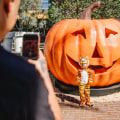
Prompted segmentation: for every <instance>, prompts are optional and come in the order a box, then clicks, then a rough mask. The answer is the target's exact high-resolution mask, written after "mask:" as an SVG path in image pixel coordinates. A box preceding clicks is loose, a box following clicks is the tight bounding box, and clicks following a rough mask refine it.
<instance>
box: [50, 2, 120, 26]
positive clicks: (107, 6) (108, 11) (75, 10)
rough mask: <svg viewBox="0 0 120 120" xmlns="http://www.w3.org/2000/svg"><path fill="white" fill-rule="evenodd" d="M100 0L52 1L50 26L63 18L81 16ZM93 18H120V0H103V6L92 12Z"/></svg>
mask: <svg viewBox="0 0 120 120" xmlns="http://www.w3.org/2000/svg"><path fill="white" fill-rule="evenodd" d="M95 1H98V0H64V2H62V3H61V2H59V0H58V1H54V2H51V6H50V7H49V11H48V13H49V27H51V26H52V25H53V24H55V23H57V22H58V21H60V20H63V19H72V18H75V19H77V18H79V16H80V15H81V13H82V12H83V11H84V10H85V9H86V8H87V7H89V6H90V5H91V4H92V3H93V2H95ZM91 16H92V19H105V18H116V19H120V0H101V6H100V7H99V8H97V9H95V10H94V11H93V12H92V15H91Z"/></svg>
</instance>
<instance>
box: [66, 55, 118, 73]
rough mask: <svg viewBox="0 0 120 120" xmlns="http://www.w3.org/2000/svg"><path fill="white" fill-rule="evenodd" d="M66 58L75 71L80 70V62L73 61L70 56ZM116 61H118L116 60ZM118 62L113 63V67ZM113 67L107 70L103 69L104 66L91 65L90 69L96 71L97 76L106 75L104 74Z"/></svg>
mask: <svg viewBox="0 0 120 120" xmlns="http://www.w3.org/2000/svg"><path fill="white" fill-rule="evenodd" d="M66 57H67V59H68V61H69V63H70V64H71V65H72V66H73V67H74V68H75V69H78V68H79V64H78V62H76V61H74V60H73V59H72V58H71V57H69V56H68V55H66ZM116 61H117V60H116ZM116 61H114V62H113V65H114V64H115V63H116ZM113 65H112V66H110V67H107V68H105V67H103V66H101V65H90V66H89V68H90V69H92V70H94V72H95V74H99V73H104V72H106V71H108V70H109V69H110V68H112V67H113Z"/></svg>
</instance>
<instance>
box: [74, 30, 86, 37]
mask: <svg viewBox="0 0 120 120" xmlns="http://www.w3.org/2000/svg"><path fill="white" fill-rule="evenodd" d="M72 34H73V35H75V36H77V35H79V34H80V35H82V36H83V37H84V38H85V39H86V34H85V30H84V29H82V30H79V31H75V32H73V33H72Z"/></svg>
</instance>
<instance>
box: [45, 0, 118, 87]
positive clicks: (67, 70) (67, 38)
mask: <svg viewBox="0 0 120 120" xmlns="http://www.w3.org/2000/svg"><path fill="white" fill-rule="evenodd" d="M98 6H100V2H99V1H98V2H95V3H94V4H92V5H91V6H90V7H89V8H87V9H86V11H85V12H83V14H82V15H81V17H80V19H66V20H62V21H60V22H58V23H57V24H55V25H54V26H53V27H52V28H51V29H50V31H49V32H48V34H47V36H46V40H45V46H44V55H45V57H46V60H47V63H48V67H49V69H50V71H51V72H52V74H53V75H54V76H55V77H56V78H57V79H58V80H60V81H61V82H63V83H66V84H68V85H74V86H77V85H78V83H77V81H76V71H77V69H78V67H79V65H78V61H79V58H80V57H86V56H88V57H89V59H90V66H89V68H91V69H93V70H94V72H95V79H94V80H93V84H91V86H108V85H111V84H114V83H118V82H120V22H119V21H118V20H116V19H114V18H111V19H98V20H91V19H90V13H91V11H92V10H93V9H94V8H96V7H98ZM84 18H85V19H84Z"/></svg>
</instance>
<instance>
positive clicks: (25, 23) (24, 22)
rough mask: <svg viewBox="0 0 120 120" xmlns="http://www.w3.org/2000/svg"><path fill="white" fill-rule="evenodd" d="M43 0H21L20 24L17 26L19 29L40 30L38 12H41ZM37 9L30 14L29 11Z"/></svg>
mask: <svg viewBox="0 0 120 120" xmlns="http://www.w3.org/2000/svg"><path fill="white" fill-rule="evenodd" d="M40 3H41V0H21V5H20V9H19V25H18V24H16V28H17V29H18V30H19V31H36V30H38V19H37V17H36V14H38V13H41V12H42V10H41V9H40V8H41V4H40ZM30 10H32V11H37V13H32V14H29V13H28V11H30Z"/></svg>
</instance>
